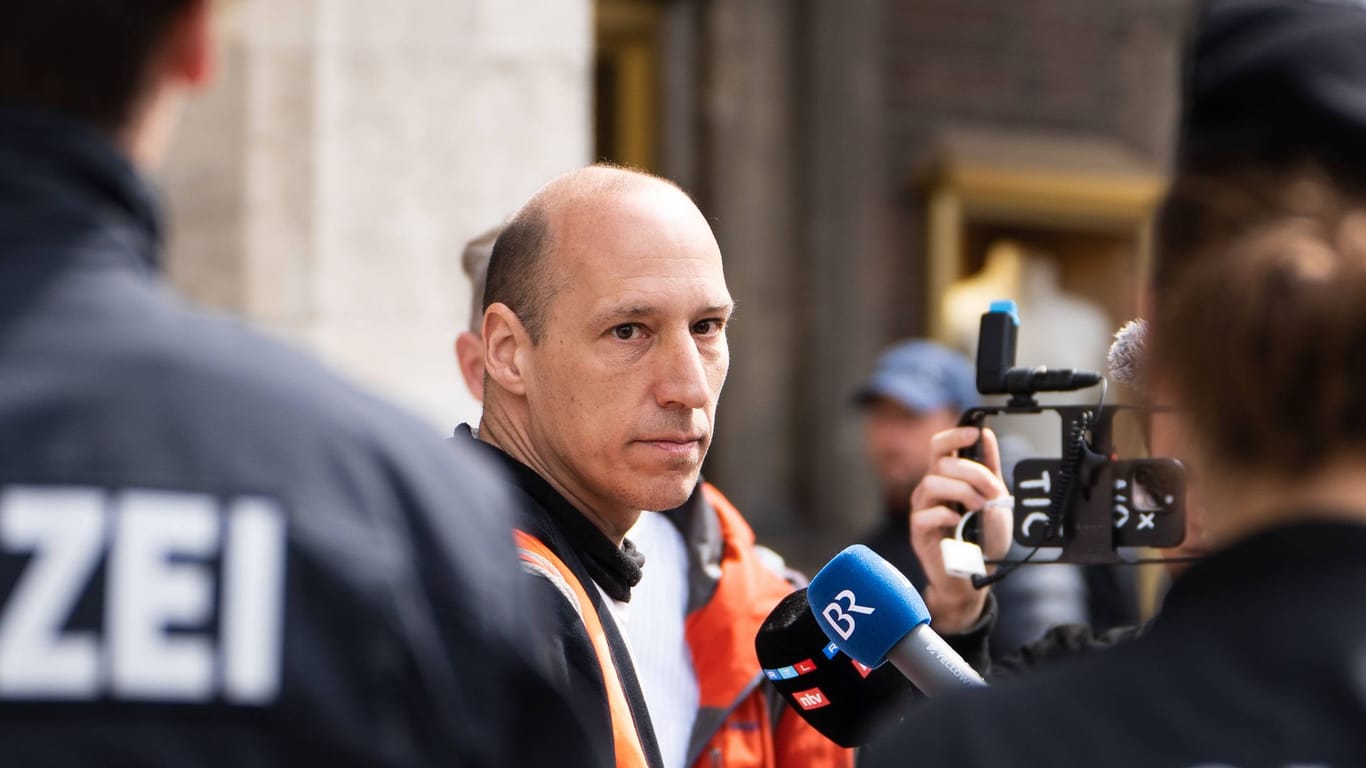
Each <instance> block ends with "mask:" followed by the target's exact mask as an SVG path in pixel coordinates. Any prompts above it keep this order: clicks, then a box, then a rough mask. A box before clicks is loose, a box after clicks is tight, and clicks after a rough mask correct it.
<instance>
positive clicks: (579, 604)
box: [512, 531, 648, 768]
mask: <svg viewBox="0 0 1366 768" xmlns="http://www.w3.org/2000/svg"><path fill="white" fill-rule="evenodd" d="M512 534H513V537H514V538H515V539H516V542H517V554H518V556H519V557H521V559H522V562H523V563H524V564H525V566H526V568H527V569H528V570H531V571H532V572H534V573H536V574H537V575H539V576H542V577H544V578H545V579H547V580H549V581H550V583H551V584H553V585H555V587H556V588H557V589H558V590H559V591H560V594H562V595H564V597H565V599H566V600H568V601H569V604H570V605H572V606H573V607H574V611H575V613H577V614H579V618H580V619H582V620H583V625H584V627H585V628H586V629H587V630H588V639H589V640H591V641H592V642H593V651H594V652H595V653H596V654H597V656H598V666H599V667H601V668H602V682H603V688H604V689H605V690H606V691H607V709H608V712H610V713H611V716H612V747H613V750H614V751H615V753H616V764H617V768H648V763H646V761H645V749H644V748H643V747H641V745H640V734H639V733H637V731H636V721H635V717H634V716H633V715H632V714H631V705H630V703H629V702H627V700H626V691H625V689H623V688H622V685H621V677H620V675H618V674H617V665H616V662H614V661H613V660H612V647H611V645H610V644H609V643H608V641H607V632H606V630H604V629H603V627H602V619H601V618H599V616H598V612H597V609H595V608H594V607H593V601H592V600H591V599H590V598H589V597H588V592H587V591H586V590H585V589H584V586H583V584H580V583H579V579H578V577H577V576H575V575H574V572H573V571H571V570H569V566H567V565H565V564H564V561H563V560H561V559H560V558H558V557H556V556H555V553H554V552H551V551H550V548H549V547H547V546H546V545H545V544H543V543H542V542H541V541H540V540H539V539H537V538H536V537H535V536H532V535H531V534H529V533H526V532H524V531H513V532H512Z"/></svg>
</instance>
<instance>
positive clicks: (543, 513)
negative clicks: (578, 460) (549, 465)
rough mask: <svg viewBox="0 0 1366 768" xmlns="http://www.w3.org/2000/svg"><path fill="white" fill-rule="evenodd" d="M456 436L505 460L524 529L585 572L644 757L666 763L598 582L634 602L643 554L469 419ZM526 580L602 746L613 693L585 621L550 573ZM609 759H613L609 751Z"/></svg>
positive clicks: (556, 669) (551, 655)
mask: <svg viewBox="0 0 1366 768" xmlns="http://www.w3.org/2000/svg"><path fill="white" fill-rule="evenodd" d="M452 442H453V443H456V444H457V445H458V444H462V443H473V444H474V445H477V446H479V447H480V448H481V449H482V450H483V451H484V452H485V453H486V454H487V455H489V456H490V457H493V458H495V459H497V460H498V461H500V462H501V463H502V465H503V466H504V467H505V468H506V469H507V476H508V477H509V478H510V479H511V480H512V484H513V485H514V486H515V488H516V496H517V499H518V501H519V502H520V507H521V511H522V515H521V522H520V523H519V524H518V527H519V528H520V529H521V530H523V531H526V532H527V533H529V534H531V535H532V536H535V537H536V538H537V539H539V540H540V541H541V543H542V544H545V545H546V546H547V547H549V548H550V551H552V552H554V553H555V556H556V557H558V558H560V560H561V561H563V562H564V564H565V565H566V566H568V567H569V569H570V570H571V571H573V573H574V575H575V576H576V577H577V578H578V582H579V584H581V585H582V586H583V588H584V591H585V592H586V593H587V594H588V599H589V600H591V601H592V602H593V609H594V610H595V611H597V614H598V616H599V618H600V619H601V622H602V626H603V630H604V631H605V632H606V634H607V640H608V643H609V645H610V646H611V648H612V659H613V661H614V662H615V665H616V669H617V675H618V676H619V677H620V678H621V684H622V688H623V689H624V692H625V694H626V700H627V702H628V703H629V704H630V707H631V714H632V717H633V718H634V719H635V723H636V733H637V735H638V736H639V738H640V745H641V747H642V748H643V749H644V751H645V759H646V760H647V761H648V762H649V764H650V766H651V768H662V766H663V758H661V756H660V752H659V744H658V741H657V740H656V738H655V733H654V728H653V726H652V725H651V723H650V714H649V711H648V709H647V708H646V704H645V694H644V693H642V691H641V688H640V679H639V678H638V677H637V676H636V669H635V664H634V662H632V660H631V653H630V649H629V646H628V645H627V641H626V639H625V638H624V637H622V634H621V632H620V631H619V629H618V627H617V623H616V620H615V619H614V618H613V617H612V615H611V610H610V609H609V608H608V607H607V605H606V604H605V603H604V601H603V599H602V595H601V594H599V593H598V590H597V589H596V588H594V586H593V585H594V584H597V585H598V586H599V587H601V588H602V591H603V592H606V593H607V594H608V595H609V596H610V597H612V598H613V599H614V600H619V601H622V602H626V601H629V600H630V599H631V587H634V586H635V585H636V584H637V583H639V581H640V569H641V565H642V564H643V562H644V558H643V557H641V556H640V555H639V554H638V553H636V552H635V550H634V547H632V546H631V544H630V542H629V541H628V542H626V544H625V545H624V546H623V547H620V548H619V547H617V545H616V544H614V543H613V542H612V541H611V540H610V539H608V538H607V537H606V536H605V535H603V533H602V532H601V531H600V530H598V528H597V527H596V526H595V525H594V524H593V523H592V521H590V520H589V519H588V518H586V517H584V516H583V514H582V513H580V512H579V511H578V510H577V509H575V508H574V506H573V505H572V504H570V503H569V502H568V501H567V500H565V498H564V497H563V496H561V495H560V494H559V492H557V491H556V490H555V489H554V488H552V487H551V486H550V484H549V483H548V482H546V481H545V479H544V478H542V477H541V476H540V475H538V474H536V471H535V470H533V469H531V468H530V467H528V466H526V465H525V464H522V463H521V462H520V461H517V460H516V459H514V458H513V457H511V456H509V455H508V454H506V453H504V452H503V451H502V450H500V449H498V448H497V447H495V446H493V445H490V444H488V443H485V442H481V441H479V440H477V439H475V438H474V437H473V436H472V435H471V433H470V429H469V427H468V426H466V425H463V424H462V425H461V426H460V427H459V428H458V429H457V430H456V435H455V439H454V440H453V441H452ZM527 580H528V582H529V584H530V585H531V588H532V590H533V591H534V592H535V594H536V600H537V604H538V605H539V606H540V608H541V610H543V611H545V612H546V613H548V614H549V615H551V616H553V617H554V618H553V622H554V626H553V627H552V628H551V629H550V633H549V636H548V638H547V640H548V641H547V643H545V644H544V648H545V650H546V653H547V660H548V662H549V667H550V669H551V670H552V675H553V676H554V677H556V678H557V680H558V682H560V683H561V684H563V685H564V686H565V687H566V688H567V689H568V690H569V691H570V694H571V696H572V697H573V698H574V701H575V704H576V707H577V708H578V711H579V712H580V714H581V715H583V717H584V722H585V725H586V726H587V728H588V732H589V734H590V736H592V737H593V738H595V739H596V740H597V742H598V743H600V744H604V745H610V744H612V716H611V713H610V711H609V709H608V705H607V691H606V689H605V688H604V687H603V686H604V683H603V677H602V667H601V666H600V665H599V664H598V657H597V654H596V652H595V651H594V650H593V644H592V641H591V640H589V638H588V630H587V629H586V628H585V626H584V623H583V620H582V619H581V618H580V617H579V614H578V613H577V612H576V611H575V610H574V608H573V606H572V605H570V603H569V601H568V600H566V599H565V597H564V595H562V594H560V592H559V589H558V588H557V587H556V586H555V585H554V584H552V583H551V582H550V581H549V580H548V579H545V578H543V577H542V576H539V575H535V574H528V575H527ZM606 764H607V765H612V764H613V761H612V760H611V759H610V757H609V759H608V761H607V763H606ZM573 765H575V766H576V768H577V766H588V765H590V764H589V763H587V762H575V763H573Z"/></svg>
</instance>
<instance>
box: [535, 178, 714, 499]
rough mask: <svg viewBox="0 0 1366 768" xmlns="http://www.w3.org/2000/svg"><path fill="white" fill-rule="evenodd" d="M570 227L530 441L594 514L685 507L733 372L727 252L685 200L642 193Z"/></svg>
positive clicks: (610, 202) (545, 338)
mask: <svg viewBox="0 0 1366 768" xmlns="http://www.w3.org/2000/svg"><path fill="white" fill-rule="evenodd" d="M572 213H573V215H560V216H558V217H556V218H554V219H552V221H551V233H552V234H551V236H552V238H553V241H554V242H553V245H552V252H551V255H550V256H549V257H548V259H549V261H548V263H547V265H546V268H547V275H546V277H547V280H548V284H549V285H550V286H552V288H553V290H554V291H555V293H554V295H553V297H552V299H551V300H550V302H549V305H548V307H547V310H546V316H545V324H544V326H543V333H542V337H541V340H540V342H539V343H538V344H537V345H535V346H533V347H532V348H531V349H530V351H529V353H528V363H529V365H527V368H528V370H527V371H524V374H525V376H526V382H527V390H526V400H527V408H528V411H529V433H530V439H531V440H532V441H533V443H535V445H536V450H537V452H538V453H539V454H540V455H541V456H542V458H543V459H544V460H546V461H547V462H548V463H549V464H550V466H549V467H548V469H549V471H550V472H552V473H554V474H555V475H556V476H557V479H558V480H559V481H560V484H561V485H562V486H563V487H565V488H566V490H568V492H569V493H570V494H571V495H575V496H579V497H580V498H579V499H578V501H579V502H580V503H582V504H586V505H588V506H590V507H593V508H597V509H600V510H603V511H607V510H613V509H622V508H625V509H633V510H645V509H655V510H658V509H670V508H673V507H676V506H678V505H679V504H682V503H683V502H684V501H685V500H687V498H688V495H689V494H690V493H691V492H692V490H693V487H694V486H695V485H696V483H697V477H698V472H699V470H700V469H701V466H702V459H703V458H704V457H705V456H706V454H707V448H708V446H709V445H710V444H711V436H712V425H713V423H714V419H715V414H716V398H717V396H718V395H719V394H720V392H721V385H722V383H723V382H724V381H725V378H726V371H727V370H728V368H729V366H730V352H729V350H728V348H727V346H726V334H725V324H726V322H727V320H728V319H729V317H730V313H731V306H732V305H731V297H730V293H729V291H727V289H726V280H725V276H724V274H723V273H722V268H721V253H720V250H719V248H718V247H717V244H716V240H715V238H714V237H713V236H712V233H711V229H710V228H709V227H708V226H707V223H706V220H705V219H704V218H703V217H702V215H701V213H700V212H699V211H698V210H697V209H696V207H695V206H693V204H692V203H691V201H689V200H688V199H687V198H686V197H685V196H683V195H682V194H681V193H679V192H677V191H676V190H673V189H668V188H662V187H657V186H655V185H649V186H637V187H631V188H629V189H628V190H627V191H626V192H623V193H618V194H616V195H614V196H612V197H611V198H609V199H607V200H605V201H602V202H600V203H599V204H597V205H595V206H594V207H593V208H592V209H589V210H585V209H584V208H582V207H581V208H580V209H579V210H577V211H574V212H572Z"/></svg>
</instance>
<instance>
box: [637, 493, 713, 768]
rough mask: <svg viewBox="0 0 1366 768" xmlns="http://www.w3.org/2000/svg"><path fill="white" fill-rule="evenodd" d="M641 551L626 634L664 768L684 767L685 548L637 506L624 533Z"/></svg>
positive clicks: (687, 686)
mask: <svg viewBox="0 0 1366 768" xmlns="http://www.w3.org/2000/svg"><path fill="white" fill-rule="evenodd" d="M626 538H628V539H630V540H631V543H632V544H635V546H636V549H638V550H640V552H641V554H643V555H645V567H644V569H643V573H642V576H641V579H640V583H639V584H637V585H636V586H635V587H634V588H632V589H631V602H630V603H629V604H627V607H628V608H629V614H628V616H629V619H628V620H627V621H626V622H625V624H626V636H627V639H628V642H629V643H630V645H631V653H632V656H633V657H634V658H635V662H636V675H637V676H638V677H639V678H640V686H641V688H642V690H643V691H644V693H645V704H646V706H647V707H648V708H649V710H650V721H651V722H652V723H653V724H654V730H655V737H656V738H657V739H658V740H659V751H660V754H661V755H662V756H663V758H664V768H686V766H685V765H684V762H685V761H686V760H687V759H688V739H689V738H690V737H691V736H692V728H693V722H694V721H695V720H696V719H697V704H698V700H699V698H700V695H701V694H700V691H699V690H698V687H697V673H696V671H695V670H694V668H693V662H692V651H691V650H689V648H688V641H687V637H686V636H685V634H684V631H683V630H684V621H685V620H686V618H687V610H688V552H687V546H686V544H685V543H684V541H683V534H682V533H680V532H679V530H678V528H676V527H675V526H674V524H673V523H672V522H670V521H669V519H668V518H667V517H665V516H664V515H661V514H659V513H658V512H643V513H641V515H640V519H639V520H638V521H637V522H636V524H635V527H633V528H631V530H630V532H628V533H627V534H626Z"/></svg>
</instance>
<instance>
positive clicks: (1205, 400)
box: [1152, 164, 1366, 478]
mask: <svg viewBox="0 0 1366 768" xmlns="http://www.w3.org/2000/svg"><path fill="white" fill-rule="evenodd" d="M1167 207H1168V209H1169V210H1168V212H1167V214H1166V215H1167V217H1168V218H1169V219H1170V218H1172V217H1173V216H1175V217H1176V218H1177V219H1178V220H1180V221H1181V222H1183V224H1184V226H1183V227H1182V228H1178V229H1173V228H1171V227H1168V228H1167V229H1166V230H1164V234H1163V235H1162V236H1161V237H1160V238H1159V243H1158V253H1157V258H1156V259H1155V265H1154V267H1155V272H1154V285H1155V290H1154V292H1153V298H1154V302H1155V306H1156V312H1155V323H1156V334H1155V339H1154V343H1153V345H1152V347H1153V357H1152V361H1153V363H1154V369H1155V373H1156V374H1157V375H1159V376H1162V377H1163V378H1164V379H1165V380H1167V381H1169V382H1171V384H1173V385H1174V387H1175V390H1176V393H1177V396H1178V398H1180V399H1181V401H1182V404H1183V405H1185V406H1186V407H1187V408H1188V411H1189V419H1190V421H1191V423H1192V425H1193V427H1194V432H1195V435H1196V437H1197V440H1198V442H1199V443H1200V445H1201V447H1202V448H1203V449H1204V453H1205V454H1206V457H1207V459H1208V460H1209V461H1210V462H1211V463H1217V464H1218V465H1219V466H1220V467H1221V468H1223V469H1227V470H1233V471H1235V472H1255V473H1259V474H1267V475H1271V474H1274V475H1275V476H1277V477H1278V478H1289V477H1294V476H1296V475H1297V474H1299V473H1303V472H1306V471H1309V470H1312V469H1314V468H1315V467H1319V466H1322V465H1323V464H1324V463H1326V462H1327V461H1329V460H1331V459H1332V458H1334V457H1335V456H1338V455H1342V454H1344V453H1355V454H1360V453H1362V452H1366V398H1363V397H1362V396H1361V394H1360V393H1361V392H1363V391H1366V197H1363V196H1361V195H1359V194H1357V193H1356V192H1354V191H1353V190H1352V189H1350V188H1349V187H1344V186H1343V184H1342V183H1341V182H1340V180H1339V179H1335V178H1334V177H1333V176H1330V175H1329V174H1328V173H1327V172H1325V171H1324V170H1323V169H1321V168H1320V167H1318V166H1315V165H1313V164H1307V165H1303V166H1301V167H1299V168H1297V169H1293V170H1289V171H1284V170H1280V171H1273V170H1270V169H1258V168H1255V167H1248V168H1246V169H1244V172H1243V173H1241V174H1239V175H1237V176H1236V178H1235V177H1234V176H1233V175H1229V174H1226V175H1225V176H1224V177H1223V178H1221V179H1219V180H1218V181H1217V182H1216V181H1215V180H1214V179H1212V178H1210V177H1204V178H1192V177H1187V178H1181V179H1178V181H1177V183H1176V185H1175V188H1174V191H1173V193H1172V200H1171V201H1169V203H1168V206H1167Z"/></svg>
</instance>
